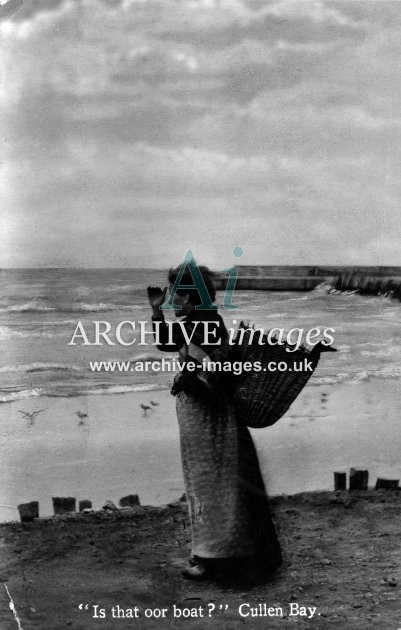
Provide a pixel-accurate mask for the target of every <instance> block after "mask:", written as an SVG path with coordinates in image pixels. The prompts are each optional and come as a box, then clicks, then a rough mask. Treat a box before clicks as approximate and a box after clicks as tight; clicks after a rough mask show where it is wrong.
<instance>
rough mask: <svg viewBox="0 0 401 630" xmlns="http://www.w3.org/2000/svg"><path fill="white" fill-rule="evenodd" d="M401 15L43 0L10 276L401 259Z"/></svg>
mask: <svg viewBox="0 0 401 630" xmlns="http://www.w3.org/2000/svg"><path fill="white" fill-rule="evenodd" d="M400 33H401V3H400V2H398V1H397V2H391V1H388V0H386V1H379V2H375V1H373V0H364V1H362V2H358V1H351V0H346V1H344V2H330V1H324V2H320V1H319V0H316V1H313V0H305V1H292V0H271V1H267V0H266V1H265V0H62V1H59V0H24V6H23V8H22V9H21V10H20V11H19V12H18V13H17V14H16V15H15V16H14V17H13V18H12V20H3V21H2V22H1V23H0V34H1V44H0V68H1V84H0V89H1V91H0V105H1V121H0V125H1V127H0V130H1V135H0V137H1V141H2V157H1V162H0V177H1V180H0V187H1V188H0V190H1V194H2V196H3V201H2V204H1V213H2V215H3V218H2V222H1V230H0V234H1V236H0V246H1V248H0V266H8V267H12V266H18V267H27V266H28V267H29V266H30V267H35V266H56V267H57V266H61V267H62V266H95V267H99V266H103V267H108V266H117V267H118V266H128V267H132V266H151V267H164V266H166V265H167V266H169V265H171V264H177V263H178V262H180V260H182V259H183V257H184V255H185V252H186V250H187V249H192V250H193V252H194V254H195V256H196V257H197V258H198V259H199V260H200V261H201V262H204V263H209V264H210V265H211V266H213V267H216V268H222V267H224V266H231V265H232V264H234V263H235V259H234V257H233V256H232V249H233V247H234V246H237V245H239V246H241V247H242V248H243V249H244V255H243V257H242V258H241V259H240V260H239V261H237V262H241V263H243V264H246V263H260V264H263V263H264V264H324V263H326V264H347V263H354V264H355V263H359V264H400V257H399V253H400V232H401V228H400V225H401V220H400V207H401V206H400V201H401V185H400V173H401V164H400V153H401V98H400V97H401V91H400V87H401V71H400V70H401V36H400Z"/></svg>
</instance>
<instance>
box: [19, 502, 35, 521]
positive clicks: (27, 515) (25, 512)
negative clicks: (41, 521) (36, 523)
mask: <svg viewBox="0 0 401 630" xmlns="http://www.w3.org/2000/svg"><path fill="white" fill-rule="evenodd" d="M17 507H18V512H19V516H20V519H21V523H30V522H31V521H33V519H34V518H39V502H38V501H31V502H30V503H20V505H18V506H17Z"/></svg>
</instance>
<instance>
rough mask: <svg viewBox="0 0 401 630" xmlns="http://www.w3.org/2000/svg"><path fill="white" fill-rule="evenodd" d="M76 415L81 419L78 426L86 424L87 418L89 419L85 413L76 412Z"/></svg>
mask: <svg viewBox="0 0 401 630" xmlns="http://www.w3.org/2000/svg"><path fill="white" fill-rule="evenodd" d="M75 415H76V416H78V418H79V422H78V424H85V418H87V417H88V414H87V413H84V412H83V411H76V412H75Z"/></svg>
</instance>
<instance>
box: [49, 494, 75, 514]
mask: <svg viewBox="0 0 401 630" xmlns="http://www.w3.org/2000/svg"><path fill="white" fill-rule="evenodd" d="M52 501H53V510H54V513H55V514H67V512H76V500H75V497H53V498H52Z"/></svg>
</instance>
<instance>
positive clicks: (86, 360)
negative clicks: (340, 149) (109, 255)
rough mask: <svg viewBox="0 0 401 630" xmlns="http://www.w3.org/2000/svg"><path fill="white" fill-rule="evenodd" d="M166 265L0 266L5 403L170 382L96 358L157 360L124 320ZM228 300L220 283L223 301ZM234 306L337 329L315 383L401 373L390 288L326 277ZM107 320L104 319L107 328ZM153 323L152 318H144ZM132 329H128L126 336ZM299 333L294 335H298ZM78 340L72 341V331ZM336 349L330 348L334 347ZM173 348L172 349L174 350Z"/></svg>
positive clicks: (271, 320) (1, 394)
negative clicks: (341, 287)
mask: <svg viewBox="0 0 401 630" xmlns="http://www.w3.org/2000/svg"><path fill="white" fill-rule="evenodd" d="M165 284H166V280H165V272H164V271H160V270H149V269H4V270H2V271H1V272H0V339H1V347H2V352H1V356H0V404H7V403H11V402H14V401H20V400H25V399H28V398H32V397H37V398H40V397H42V396H51V397H53V396H54V397H74V396H81V395H91V396H94V395H102V394H123V393H126V392H132V391H143V390H152V389H164V388H168V387H169V386H170V385H171V380H172V374H171V373H168V372H162V373H161V372H157V371H150V370H148V371H139V370H136V371H135V372H132V371H130V372H123V371H122V372H120V371H118V370H115V371H113V372H111V371H109V372H105V371H101V372H96V371H92V370H91V367H90V361H92V362H94V361H135V362H141V361H143V362H146V361H150V360H158V359H160V358H161V353H160V352H159V351H158V350H157V349H156V348H155V347H154V345H153V341H152V340H151V337H150V335H147V336H145V344H144V345H139V342H140V338H139V335H138V336H135V333H134V332H133V331H132V330H131V327H130V325H125V329H124V328H122V330H125V333H124V334H125V337H124V338H123V340H124V341H125V342H126V343H130V342H131V341H134V343H133V344H132V345H122V344H120V343H118V341H117V340H116V337H115V330H116V327H117V326H118V324H119V323H121V322H124V321H134V322H136V326H137V327H138V326H139V324H138V322H141V321H142V322H149V320H150V311H149V306H148V302H147V295H146V287H147V286H148V285H156V286H164V285H165ZM219 302H220V304H223V295H222V294H221V293H220V294H219V293H218V295H217V303H219ZM233 302H234V303H235V305H236V306H237V308H235V309H232V310H227V311H224V309H222V310H221V311H220V312H221V314H222V315H223V317H224V319H225V321H226V324H227V326H228V327H233V326H235V325H237V324H238V322H239V321H241V320H244V321H246V322H252V323H254V324H255V325H256V326H257V327H263V328H264V330H266V331H268V330H270V329H272V328H282V329H285V330H286V331H289V330H291V329H293V328H303V329H304V331H305V332H306V331H308V330H309V329H311V328H316V327H317V328H320V329H321V330H323V329H326V328H331V329H334V333H331V334H332V336H333V337H334V340H335V341H334V344H333V346H334V347H336V348H337V351H338V353H337V354H336V355H335V359H333V358H332V357H330V360H327V361H324V362H321V365H320V366H319V368H318V370H317V371H316V373H315V374H314V375H313V377H312V379H311V385H312V386H313V385H314V384H315V385H316V384H321V383H327V384H335V383H340V382H349V383H357V382H361V381H367V380H369V379H393V378H399V377H400V376H401V366H400V360H399V357H400V351H401V317H400V315H401V304H400V303H399V302H398V301H395V300H391V299H389V298H385V297H375V296H373V297H366V296H361V295H358V294H356V293H351V294H344V293H341V294H339V293H337V292H335V291H333V290H331V289H330V287H329V286H327V285H322V286H319V287H317V288H316V289H315V290H313V291H310V292H307V293H303V292H302V293H300V292H261V291H237V292H235V300H234V301H233ZM96 321H97V322H99V321H100V322H107V323H108V324H110V333H109V335H108V336H109V339H110V340H111V341H112V342H113V343H114V344H115V345H109V344H108V343H106V341H104V340H103V339H101V342H102V343H101V345H84V344H83V341H84V338H83V337H82V336H79V335H76V337H75V338H74V333H75V331H76V330H77V326H78V325H79V326H80V328H79V332H80V331H82V329H83V330H84V331H85V334H86V336H87V338H88V341H89V342H90V343H91V344H92V343H94V341H95V326H96V324H95V323H94V322H96ZM106 325H107V324H101V325H100V324H98V326H100V329H101V330H105V327H106ZM142 326H144V328H145V329H147V330H149V331H150V330H151V326H150V324H149V325H147V324H143V325H142ZM130 330H131V336H130ZM294 338H295V337H294ZM72 340H74V341H75V344H74V345H72V344H71V341H72ZM332 356H334V355H332ZM171 358H173V355H172V357H171Z"/></svg>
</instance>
